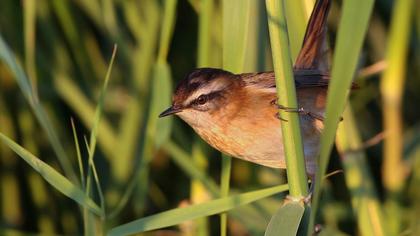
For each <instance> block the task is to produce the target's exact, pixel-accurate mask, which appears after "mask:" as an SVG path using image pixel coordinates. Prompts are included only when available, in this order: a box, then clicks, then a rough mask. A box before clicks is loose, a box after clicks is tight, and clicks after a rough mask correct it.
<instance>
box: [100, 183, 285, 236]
mask: <svg viewBox="0 0 420 236" xmlns="http://www.w3.org/2000/svg"><path fill="white" fill-rule="evenodd" d="M287 188H288V186H287V185H280V186H276V187H271V188H266V189H262V190H257V191H252V192H247V193H242V194H238V195H233V196H230V197H224V198H219V199H216V200H212V201H209V202H205V203H201V204H197V205H193V206H188V207H184V208H177V209H173V210H169V211H165V212H162V213H158V214H155V215H152V216H148V217H144V218H140V219H138V220H135V221H132V222H129V223H126V224H123V225H120V226H117V227H115V228H112V229H111V230H110V231H109V232H108V235H109V236H114V235H129V234H135V233H141V232H145V231H150V230H154V229H160V228H164V227H168V226H172V225H176V224H179V223H181V222H184V221H187V220H192V219H196V218H199V217H204V216H210V215H215V214H219V213H221V212H225V211H228V210H231V209H233V208H236V207H238V206H241V205H245V204H249V203H251V202H254V201H257V200H259V199H262V198H265V197H268V196H271V195H273V194H276V193H279V192H283V191H286V190H287Z"/></svg>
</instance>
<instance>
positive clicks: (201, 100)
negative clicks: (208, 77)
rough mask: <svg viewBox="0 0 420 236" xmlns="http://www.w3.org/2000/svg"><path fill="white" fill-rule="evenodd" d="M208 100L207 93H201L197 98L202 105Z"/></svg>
mask: <svg viewBox="0 0 420 236" xmlns="http://www.w3.org/2000/svg"><path fill="white" fill-rule="evenodd" d="M206 102H207V96H206V95H201V96H200V97H198V98H197V103H198V104H200V105H203V104H204V103H206Z"/></svg>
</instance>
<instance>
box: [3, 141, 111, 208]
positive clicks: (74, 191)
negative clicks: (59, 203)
mask: <svg viewBox="0 0 420 236" xmlns="http://www.w3.org/2000/svg"><path fill="white" fill-rule="evenodd" d="M0 140H1V141H3V143H5V144H6V145H7V146H9V147H10V148H11V149H12V150H13V151H14V152H15V153H16V154H18V155H19V156H20V157H21V158H22V159H23V160H25V161H26V162H27V163H28V164H29V165H30V166H31V167H32V168H34V170H35V171H37V172H38V173H39V174H40V175H41V176H42V178H44V179H45V180H46V181H47V182H48V183H49V184H51V185H52V186H53V187H54V188H55V189H57V190H58V191H59V192H61V193H62V194H64V195H65V196H67V197H69V198H71V199H73V200H74V201H76V202H77V203H79V204H80V205H82V206H84V207H86V208H88V209H89V210H90V211H91V212H93V213H95V214H97V215H100V216H101V215H102V214H103V213H102V211H101V209H100V208H99V206H98V205H96V203H95V202H94V201H93V200H92V199H90V198H89V197H87V196H86V195H85V193H84V192H83V191H82V190H81V189H80V188H79V187H77V186H75V185H74V184H73V183H72V182H70V181H69V180H68V179H67V178H65V177H64V176H63V175H61V174H60V173H59V172H57V171H56V170H55V169H54V168H52V167H51V166H49V165H47V164H46V163H45V162H43V161H41V160H40V159H39V158H37V157H36V156H34V155H32V154H31V153H30V152H28V151H27V150H26V149H24V148H23V147H22V146H20V145H19V144H17V143H15V142H14V141H13V140H11V139H9V138H8V137H6V136H5V135H4V134H2V133H0Z"/></svg>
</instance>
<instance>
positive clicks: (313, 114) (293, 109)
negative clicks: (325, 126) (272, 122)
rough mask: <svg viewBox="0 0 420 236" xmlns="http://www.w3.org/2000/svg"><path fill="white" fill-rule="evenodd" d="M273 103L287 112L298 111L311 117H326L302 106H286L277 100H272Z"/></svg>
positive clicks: (318, 118)
mask: <svg viewBox="0 0 420 236" xmlns="http://www.w3.org/2000/svg"><path fill="white" fill-rule="evenodd" d="M271 104H273V105H276V106H277V108H278V109H281V110H283V111H285V112H296V113H299V114H300V115H307V116H309V117H311V118H313V119H317V120H320V121H324V117H323V116H320V115H318V114H315V113H313V112H310V111H306V110H305V109H304V108H303V107H301V108H292V107H285V106H283V105H279V104H277V101H276V100H273V101H271ZM278 117H279V116H278ZM279 119H281V120H284V119H282V118H279Z"/></svg>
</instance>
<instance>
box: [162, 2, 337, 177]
mask: <svg viewBox="0 0 420 236" xmlns="http://www.w3.org/2000/svg"><path fill="white" fill-rule="evenodd" d="M329 8H330V1H329V0H318V1H317V2H316V4H315V7H314V10H313V12H312V15H311V18H310V20H309V23H308V27H307V30H306V34H305V38H304V42H303V47H302V49H301V51H300V53H299V55H298V58H297V60H296V63H295V65H294V76H295V84H296V89H297V98H298V104H299V108H285V107H282V106H280V105H277V104H276V101H277V95H276V84H275V75H274V72H260V73H245V74H233V73H230V72H228V71H225V70H221V69H213V68H200V69H196V70H194V71H193V72H191V73H190V74H189V75H188V76H187V77H186V78H185V79H184V80H183V81H181V82H180V83H179V85H178V86H177V88H176V90H175V93H174V95H173V98H172V106H171V107H170V108H168V109H167V110H165V111H164V112H162V113H161V114H160V115H159V117H164V116H168V115H172V114H176V115H178V116H179V117H180V118H181V119H183V120H184V121H185V122H187V123H188V124H189V125H190V126H191V127H192V128H193V129H194V130H195V131H196V132H197V133H198V134H199V135H200V136H201V137H202V138H203V139H204V140H205V141H206V142H207V143H209V144H210V145H211V146H213V147H214V148H216V149H217V150H219V151H221V152H223V153H226V154H229V155H231V156H234V157H237V158H240V159H243V160H247V161H251V162H254V163H257V164H260V165H264V166H268V167H273V168H286V163H285V158H284V151H283V143H282V142H283V141H282V140H283V139H284V138H287V137H282V134H281V130H280V128H279V127H280V123H281V120H282V119H281V118H280V117H279V116H278V109H279V108H280V109H285V110H286V111H290V112H299V114H300V126H301V132H302V137H303V146H304V155H305V163H306V170H307V173H308V175H309V176H314V174H315V171H316V156H317V155H318V151H319V144H320V134H321V131H322V129H323V115H324V111H325V103H326V92H327V87H328V82H329V73H328V59H327V57H328V55H327V54H328V52H327V51H328V50H327V49H326V42H325V41H326V39H325V35H326V19H327V15H328V11H329Z"/></svg>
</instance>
